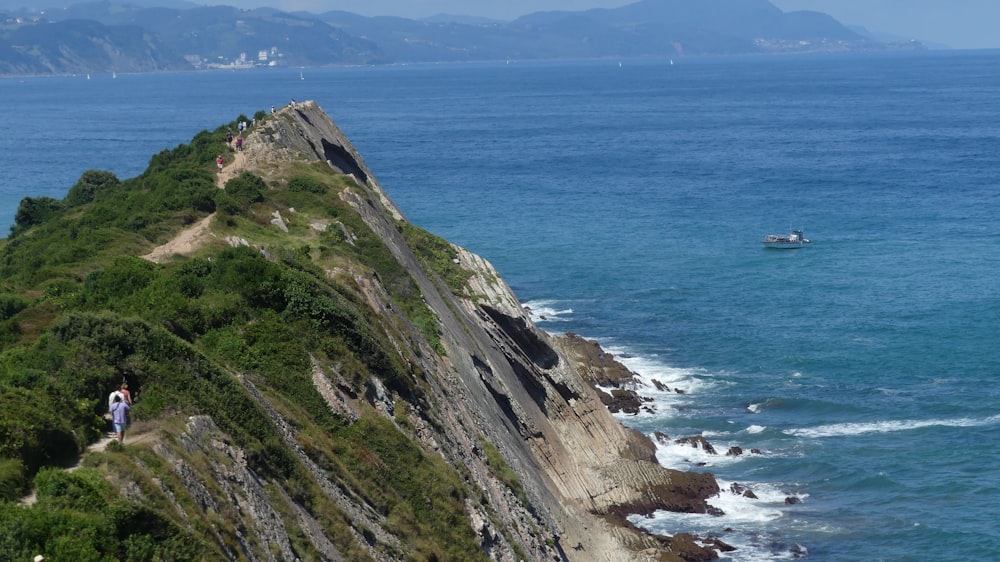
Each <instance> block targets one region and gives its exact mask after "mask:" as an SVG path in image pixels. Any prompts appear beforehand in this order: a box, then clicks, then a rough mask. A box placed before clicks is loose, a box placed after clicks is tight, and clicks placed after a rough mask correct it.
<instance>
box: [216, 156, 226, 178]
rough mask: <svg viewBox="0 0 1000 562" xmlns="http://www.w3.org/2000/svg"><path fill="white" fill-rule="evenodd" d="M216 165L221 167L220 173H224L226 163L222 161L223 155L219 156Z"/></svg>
mask: <svg viewBox="0 0 1000 562" xmlns="http://www.w3.org/2000/svg"><path fill="white" fill-rule="evenodd" d="M215 163H216V164H217V165H218V166H219V173H220V174H221V173H222V164H223V163H224V161H223V160H222V155H221V154H220V155H219V157H218V158H216V159H215Z"/></svg>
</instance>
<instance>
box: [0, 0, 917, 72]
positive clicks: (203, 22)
mask: <svg viewBox="0 0 1000 562" xmlns="http://www.w3.org/2000/svg"><path fill="white" fill-rule="evenodd" d="M145 2H146V3H148V2H149V0H145ZM171 5H172V6H173V7H143V6H139V5H136V4H131V3H130V4H125V3H119V2H113V1H110V0H106V1H103V2H95V3H84V4H73V5H69V6H67V7H65V8H58V9H48V10H44V11H40V10H32V11H28V10H23V9H22V10H18V11H14V10H10V11H8V12H7V13H6V14H0V75H25V74H71V73H72V74H81V73H86V72H111V71H119V72H149V71H157V70H184V69H197V68H212V67H227V68H228V67H251V66H322V65H337V64H385V63H401V62H431V61H471V60H503V59H545V58H595V57H647V56H649V57H655V56H660V57H663V56H671V57H675V56H678V57H679V56H694V55H720V54H750V53H774V52H832V51H872V50H886V49H918V48H922V45H920V44H919V43H915V42H899V43H886V42H882V41H878V40H876V39H874V38H871V37H869V36H866V35H862V34H860V33H858V32H856V31H853V30H851V29H848V28H847V27H845V26H843V25H841V24H840V23H839V22H837V21H836V20H835V19H833V18H832V17H830V16H828V15H826V14H822V13H819V12H807V11H801V12H789V13H785V12H782V11H781V10H780V9H778V8H776V7H775V6H774V5H772V4H771V3H770V2H769V1H768V0H640V1H639V2H635V3H633V4H629V5H627V6H623V7H621V8H615V9H592V10H585V11H577V12H569V11H561V12H537V13H533V14H529V15H526V16H523V17H521V18H518V19H516V20H514V21H511V22H497V21H489V20H481V19H476V18H468V17H461V16H453V17H450V16H438V17H435V18H431V19H427V20H413V19H406V18H398V17H365V16H359V15H356V14H352V13H348V12H342V11H333V12H326V13H322V14H312V13H306V12H298V13H284V12H281V11H278V10H275V9H271V8H259V9H255V10H243V9H238V8H234V7H230V6H212V7H198V6H191V5H189V4H185V3H182V2H172V3H171Z"/></svg>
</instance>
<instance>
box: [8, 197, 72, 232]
mask: <svg viewBox="0 0 1000 562" xmlns="http://www.w3.org/2000/svg"><path fill="white" fill-rule="evenodd" d="M62 210H63V204H62V202H61V201H58V200H56V199H53V198H51V197H25V198H24V199H21V203H20V204H19V205H18V206H17V213H15V214H14V226H12V227H11V229H10V233H11V235H12V236H13V235H15V234H19V233H21V232H23V231H25V230H27V229H29V228H31V227H32V226H36V225H39V224H42V223H44V222H45V221H47V220H49V219H50V218H52V217H54V216H55V215H57V214H59V213H60V212H62Z"/></svg>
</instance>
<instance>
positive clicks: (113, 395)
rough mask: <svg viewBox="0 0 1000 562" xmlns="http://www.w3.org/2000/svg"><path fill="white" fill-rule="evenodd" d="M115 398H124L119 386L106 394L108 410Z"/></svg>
mask: <svg viewBox="0 0 1000 562" xmlns="http://www.w3.org/2000/svg"><path fill="white" fill-rule="evenodd" d="M115 398H117V399H118V400H124V399H125V395H124V394H122V391H121V388H116V389H114V390H112V391H111V394H109V395H108V411H109V412H110V411H111V406H114V404H115V402H116V400H115Z"/></svg>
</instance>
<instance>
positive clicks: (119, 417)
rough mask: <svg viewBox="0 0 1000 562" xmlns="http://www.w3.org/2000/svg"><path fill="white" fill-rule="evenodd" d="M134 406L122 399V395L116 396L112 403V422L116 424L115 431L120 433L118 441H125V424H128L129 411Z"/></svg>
mask: <svg viewBox="0 0 1000 562" xmlns="http://www.w3.org/2000/svg"><path fill="white" fill-rule="evenodd" d="M131 409H132V407H131V406H129V405H128V404H126V403H125V401H124V400H122V397H121V395H116V396H115V401H114V403H113V404H112V405H111V423H113V424H114V426H115V433H117V434H118V442H119V443H124V442H125V426H127V425H128V411H129V410H131Z"/></svg>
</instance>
